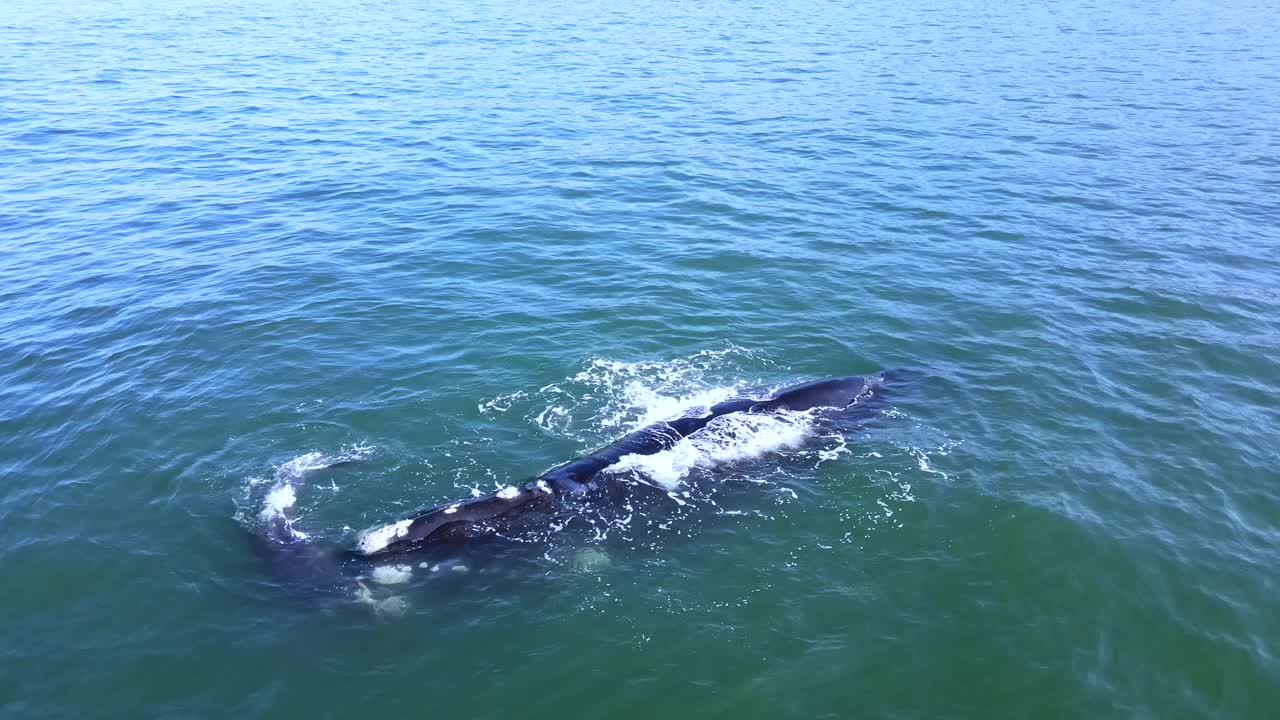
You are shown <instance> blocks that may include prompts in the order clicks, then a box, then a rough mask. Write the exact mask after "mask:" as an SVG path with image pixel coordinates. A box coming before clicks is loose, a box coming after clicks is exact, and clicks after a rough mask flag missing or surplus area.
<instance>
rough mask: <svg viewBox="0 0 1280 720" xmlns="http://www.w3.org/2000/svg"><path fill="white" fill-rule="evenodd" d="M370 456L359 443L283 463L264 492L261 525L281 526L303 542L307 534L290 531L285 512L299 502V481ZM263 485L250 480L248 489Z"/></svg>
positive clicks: (334, 487)
mask: <svg viewBox="0 0 1280 720" xmlns="http://www.w3.org/2000/svg"><path fill="white" fill-rule="evenodd" d="M372 453H373V447H372V446H370V445H365V444H363V443H362V444H359V445H353V446H351V447H349V448H346V449H344V450H342V451H341V452H339V453H337V454H335V455H327V454H325V453H320V452H309V453H304V454H302V455H299V456H297V457H295V458H293V459H292V460H289V461H288V462H285V463H283V464H282V465H280V466H279V467H277V468H276V470H275V475H274V477H273V478H272V484H271V489H270V490H268V491H267V495H266V497H265V498H264V499H263V502H262V509H261V510H260V511H259V512H258V517H259V519H260V520H261V521H263V522H283V523H284V525H285V527H286V528H288V530H289V533H290V534H291V535H292V536H293V537H295V538H297V539H299V540H304V539H306V538H307V534H306V533H304V532H302V531H300V530H298V529H296V528H294V527H293V519H292V518H290V517H289V515H288V513H287V512H286V511H287V510H288V509H289V508H291V507H293V506H294V505H295V504H297V502H298V493H297V490H296V486H295V483H297V482H299V481H301V480H302V478H303V477H304V476H305V475H306V474H307V473H309V472H312V471H314V470H323V469H324V468H327V467H332V466H334V465H338V464H340V463H346V462H353V461H356V460H362V459H364V458H366V457H369V455H371V454H372ZM262 482H263V480H262V478H252V479H250V480H249V486H250V487H253V486H255V485H258V484H260V483H262ZM330 484H331V486H332V488H333V489H334V490H337V489H338V485H337V483H333V482H331V483H330Z"/></svg>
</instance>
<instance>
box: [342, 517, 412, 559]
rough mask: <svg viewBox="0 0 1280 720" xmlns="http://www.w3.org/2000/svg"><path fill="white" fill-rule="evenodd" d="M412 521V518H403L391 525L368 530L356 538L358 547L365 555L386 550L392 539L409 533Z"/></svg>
mask: <svg viewBox="0 0 1280 720" xmlns="http://www.w3.org/2000/svg"><path fill="white" fill-rule="evenodd" d="M412 523H413V521H412V520H401V521H400V522H394V523H391V524H390V525H383V526H382V527H378V528H373V529H372V530H366V531H364V532H363V533H361V535H360V537H359V539H357V540H356V548H357V549H359V550H360V552H361V553H364V554H365V555H372V554H373V553H376V552H380V551H382V550H386V549H387V546H388V545H390V544H391V541H393V540H395V539H396V538H399V537H404V536H405V535H408V534H409V525H411V524H412Z"/></svg>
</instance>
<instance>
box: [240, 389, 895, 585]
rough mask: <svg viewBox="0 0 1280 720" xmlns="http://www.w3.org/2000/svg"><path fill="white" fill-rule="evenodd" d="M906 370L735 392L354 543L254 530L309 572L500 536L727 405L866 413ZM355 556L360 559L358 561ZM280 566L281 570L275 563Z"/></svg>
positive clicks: (271, 551) (603, 482) (550, 512)
mask: <svg viewBox="0 0 1280 720" xmlns="http://www.w3.org/2000/svg"><path fill="white" fill-rule="evenodd" d="M908 374H909V372H908V371H901V370H886V371H883V372H881V373H879V374H877V375H873V376H867V377H864V376H861V375H847V376H842V377H833V378H826V379H823V380H814V381H812V382H806V383H801V384H798V385H792V386H789V387H784V388H782V389H780V390H777V391H775V392H773V393H772V394H770V395H769V396H768V397H765V398H738V399H733V400H726V401H724V402H721V403H717V404H715V405H712V406H711V407H710V408H708V409H707V411H706V412H705V414H698V415H690V416H686V417H681V418H677V419H674V420H667V421H663V422H657V423H654V424H652V425H648V426H646V427H643V428H641V429H639V430H636V431H635V432H632V433H630V434H628V435H626V436H624V437H623V438H621V439H619V440H617V441H616V442H614V443H612V444H610V445H607V446H605V447H603V448H600V449H599V450H596V451H595V452H593V453H591V454H589V455H586V456H583V457H580V458H577V459H575V460H572V461H570V462H567V463H565V464H563V465H559V466H557V467H555V468H552V469H551V470H549V471H547V472H545V473H543V474H542V475H540V476H538V477H536V478H534V479H532V480H529V481H528V482H525V483H524V484H522V485H519V486H508V487H504V488H502V489H499V490H495V491H493V492H490V493H488V494H485V495H480V496H477V497H470V498H464V499H460V500H455V501H451V502H446V503H441V504H439V505H435V506H433V507H430V508H427V509H425V510H421V511H419V512H417V513H415V514H414V515H412V516H411V517H408V518H404V519H402V520H398V521H396V522H393V523H390V524H388V525H383V526H381V527H377V528H374V529H371V530H368V531H366V532H364V533H362V534H361V535H360V536H359V538H358V540H357V541H356V543H355V547H353V548H347V549H336V548H330V549H325V548H323V547H322V546H319V545H317V544H316V543H313V542H312V541H311V540H310V538H309V537H308V536H306V535H304V534H302V533H300V532H298V531H296V530H295V529H294V527H293V519H292V518H290V517H288V516H287V515H285V514H279V515H275V516H272V517H269V518H267V517H264V518H263V519H262V522H261V524H260V527H259V528H258V530H259V532H258V533H256V536H257V539H258V541H259V542H258V545H259V547H260V548H262V549H263V550H265V551H266V553H267V554H268V555H270V557H271V558H272V560H273V564H274V565H275V567H276V568H277V575H278V576H284V577H304V576H305V577H308V578H310V577H313V576H315V575H316V574H317V568H323V569H325V570H328V569H330V568H331V566H333V565H338V566H353V565H354V566H357V567H358V566H360V565H361V564H367V562H368V561H370V560H374V561H378V560H381V559H383V558H385V557H386V556H390V555H394V554H400V553H407V552H411V551H418V550H425V549H428V548H432V547H439V546H445V545H447V544H450V543H460V542H469V541H472V540H478V539H481V538H493V537H495V536H502V535H505V534H506V533H508V532H510V531H511V530H512V529H514V528H519V527H525V526H528V525H530V524H537V523H538V521H539V520H549V519H551V518H553V517H554V516H555V513H556V512H557V511H558V510H559V509H560V508H562V507H563V506H564V505H566V504H573V503H579V502H590V500H591V499H592V498H594V497H597V496H601V495H604V494H605V493H604V492H602V491H604V490H606V489H607V485H608V477H609V476H608V474H607V473H605V474H602V471H603V470H604V469H606V468H608V467H610V466H612V465H615V464H617V463H618V462H619V461H621V460H622V459H623V458H625V457H628V456H632V455H653V454H656V453H659V452H662V451H664V450H668V449H671V448H672V447H674V446H675V445H676V444H677V443H678V442H680V441H681V440H682V439H684V438H687V437H689V436H691V435H694V434H695V433H698V432H701V431H704V429H706V428H707V427H708V426H709V425H711V424H712V422H713V421H714V420H716V418H720V417H724V416H726V415H730V414H733V413H774V412H780V411H793V412H799V411H813V412H815V413H827V414H833V415H846V416H847V415H855V416H861V415H863V414H871V413H874V412H875V411H876V410H877V409H879V408H880V407H883V405H884V402H885V390H886V389H887V388H888V387H889V385H890V384H891V383H893V381H895V380H899V379H902V378H904V377H906V376H907V375H908ZM362 561H363V562H362ZM282 567H283V572H282V571H281V568H282Z"/></svg>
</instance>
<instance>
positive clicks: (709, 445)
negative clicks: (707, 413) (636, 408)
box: [610, 412, 813, 490]
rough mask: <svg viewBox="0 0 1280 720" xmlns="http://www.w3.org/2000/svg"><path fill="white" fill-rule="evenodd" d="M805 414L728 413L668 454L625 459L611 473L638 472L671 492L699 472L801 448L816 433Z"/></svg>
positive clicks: (679, 443)
mask: <svg viewBox="0 0 1280 720" xmlns="http://www.w3.org/2000/svg"><path fill="white" fill-rule="evenodd" d="M812 429H813V424H812V422H811V417H810V416H809V415H808V414H806V413H786V412H783V413H770V414H768V415H763V414H747V413H736V414H733V415H726V416H723V417H720V418H717V419H716V420H714V421H712V423H711V424H710V425H708V426H707V427H706V428H705V429H704V430H703V431H702V432H699V433H695V434H693V435H690V436H689V437H687V438H684V439H683V440H681V441H680V442H678V443H676V445H675V446H674V447H672V448H671V449H670V450H664V451H663V452H660V453H655V454H653V455H627V456H624V457H623V458H622V459H621V460H620V461H619V462H618V464H616V465H614V466H613V467H612V468H610V471H611V472H626V471H636V472H639V473H641V474H642V475H644V476H645V477H647V478H649V479H651V480H653V481H654V482H656V483H657V484H659V485H661V486H662V487H663V488H665V489H667V490H674V489H675V488H677V487H679V486H680V483H681V481H682V480H683V478H684V477H685V476H687V475H688V474H689V472H690V471H692V470H694V469H695V468H707V467H714V466H716V465H724V464H729V463H734V462H740V461H743V460H752V459H755V458H759V457H762V456H764V455H766V454H768V453H772V452H778V451H780V450H784V449H787V448H794V447H798V446H799V445H800V444H802V443H803V442H804V440H805V438H806V437H808V436H809V434H810V433H811V432H812Z"/></svg>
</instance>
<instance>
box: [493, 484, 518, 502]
mask: <svg viewBox="0 0 1280 720" xmlns="http://www.w3.org/2000/svg"><path fill="white" fill-rule="evenodd" d="M519 494H520V490H519V488H516V487H515V486H513V485H508V486H506V487H504V488H502V489H501V490H499V491H498V497H500V498H502V499H503V500H510V499H511V498H513V497H516V496H517V495H519Z"/></svg>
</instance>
